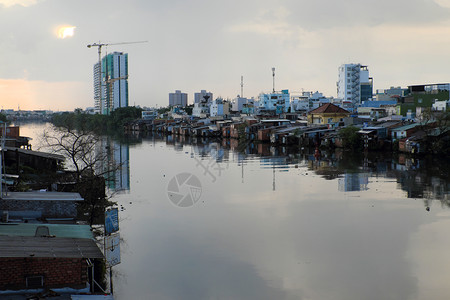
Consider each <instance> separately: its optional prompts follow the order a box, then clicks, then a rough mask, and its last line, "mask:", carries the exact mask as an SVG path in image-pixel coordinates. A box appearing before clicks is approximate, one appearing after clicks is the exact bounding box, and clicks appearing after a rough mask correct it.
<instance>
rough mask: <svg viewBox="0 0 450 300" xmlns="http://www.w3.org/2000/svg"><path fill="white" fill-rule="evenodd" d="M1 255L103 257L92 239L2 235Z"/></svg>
mask: <svg viewBox="0 0 450 300" xmlns="http://www.w3.org/2000/svg"><path fill="white" fill-rule="evenodd" d="M0 257H46V258H48V257H55V258H60V257H64V258H103V254H102V252H101V251H100V249H99V248H98V247H97V244H96V243H95V241H94V240H91V239H71V238H48V237H29V236H0Z"/></svg>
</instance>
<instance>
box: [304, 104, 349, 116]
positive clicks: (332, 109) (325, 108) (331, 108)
mask: <svg viewBox="0 0 450 300" xmlns="http://www.w3.org/2000/svg"><path fill="white" fill-rule="evenodd" d="M309 113H310V114H324V113H340V114H349V113H350V112H349V111H347V110H345V109H343V108H341V107H339V106H336V105H334V104H332V103H327V104H324V105H322V106H319V107H318V108H316V109H313V110H312V111H310V112H309Z"/></svg>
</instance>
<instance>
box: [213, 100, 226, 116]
mask: <svg viewBox="0 0 450 300" xmlns="http://www.w3.org/2000/svg"><path fill="white" fill-rule="evenodd" d="M209 115H210V116H211V117H218V116H223V115H224V112H223V100H222V99H215V100H213V101H212V102H211V104H210V106H209Z"/></svg>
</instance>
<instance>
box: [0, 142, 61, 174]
mask: <svg viewBox="0 0 450 300" xmlns="http://www.w3.org/2000/svg"><path fill="white" fill-rule="evenodd" d="M5 150H6V151H5V152H4V153H5V165H6V166H7V167H15V169H16V171H17V172H19V170H20V167H22V166H27V167H30V168H33V169H35V170H40V171H45V170H48V171H56V170H58V169H60V167H61V164H62V163H63V162H64V160H65V158H64V156H62V155H58V154H53V153H47V152H39V151H32V150H27V149H21V148H15V147H5Z"/></svg>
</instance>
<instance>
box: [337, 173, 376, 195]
mask: <svg viewBox="0 0 450 300" xmlns="http://www.w3.org/2000/svg"><path fill="white" fill-rule="evenodd" d="M368 184H369V174H368V173H345V174H344V177H343V178H339V179H338V190H339V191H340V192H352V191H366V190H368V187H367V185H368Z"/></svg>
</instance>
